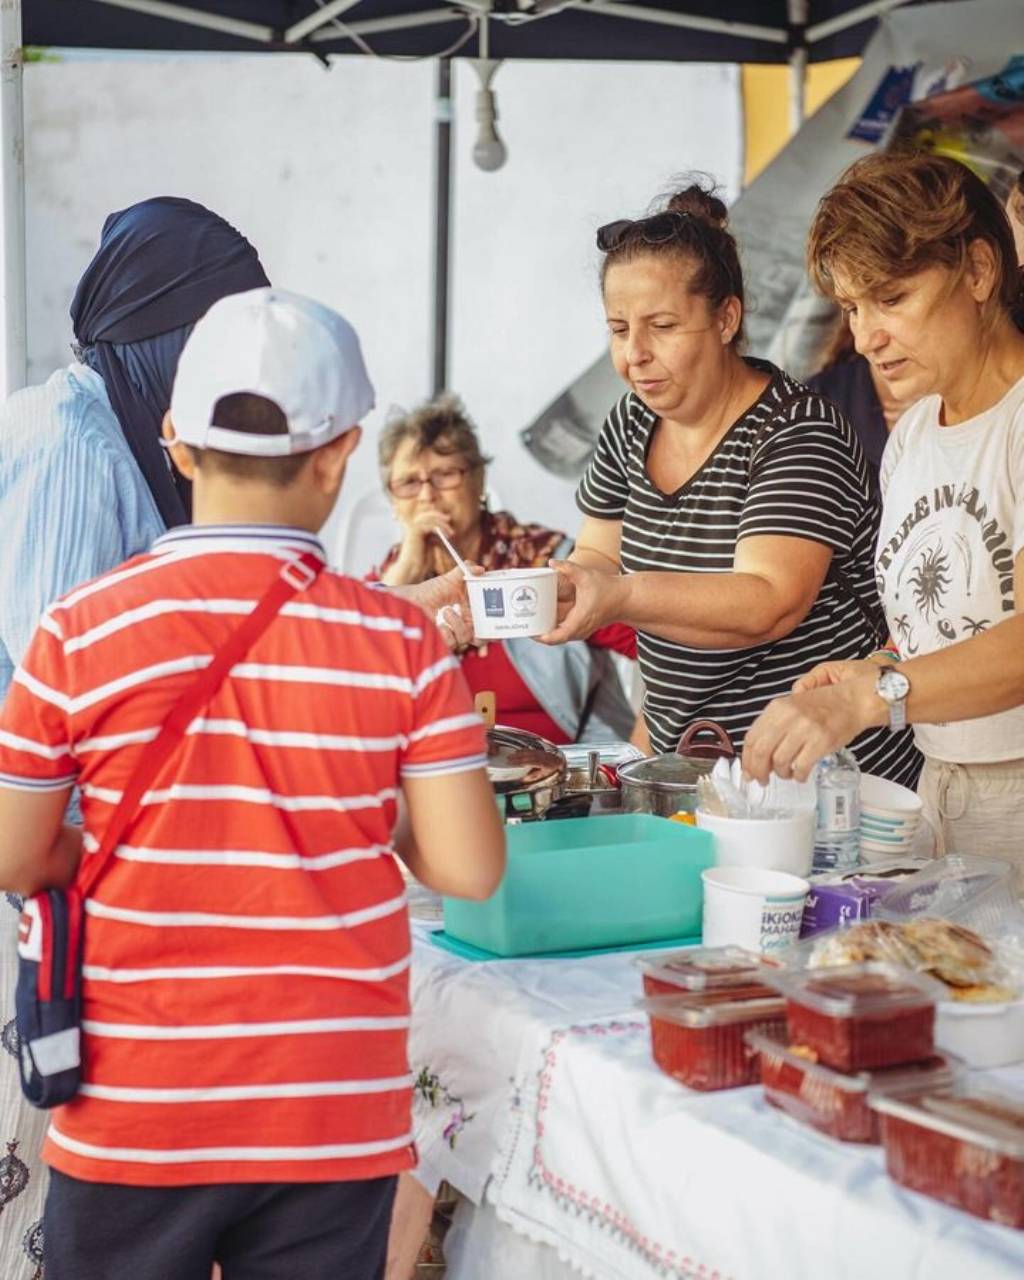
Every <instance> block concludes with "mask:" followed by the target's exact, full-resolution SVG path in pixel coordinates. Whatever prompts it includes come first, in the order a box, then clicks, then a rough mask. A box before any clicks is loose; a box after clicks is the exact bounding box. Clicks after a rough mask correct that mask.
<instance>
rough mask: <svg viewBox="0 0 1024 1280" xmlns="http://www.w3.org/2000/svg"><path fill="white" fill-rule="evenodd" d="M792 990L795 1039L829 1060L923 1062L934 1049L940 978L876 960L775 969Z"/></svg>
mask: <svg viewBox="0 0 1024 1280" xmlns="http://www.w3.org/2000/svg"><path fill="white" fill-rule="evenodd" d="M769 981H770V983H771V985H772V986H773V987H775V988H776V989H777V990H779V991H782V992H783V994H784V995H785V997H786V1022H787V1025H788V1028H789V1039H790V1042H791V1043H793V1044H801V1045H806V1046H807V1047H808V1048H809V1049H811V1050H812V1051H813V1052H814V1053H815V1054H816V1055H817V1057H818V1059H819V1061H821V1062H823V1063H824V1064H825V1065H826V1066H829V1067H835V1068H836V1070H838V1071H864V1070H870V1069H872V1068H877V1067H898V1066H902V1065H903V1064H904V1063H907V1062H922V1061H924V1060H925V1059H926V1058H931V1057H933V1056H934V1054H935V1040H934V1029H935V1004H936V1000H938V999H940V998H941V997H942V995H943V994H944V988H943V987H942V986H941V984H939V983H937V982H935V981H934V979H932V978H928V977H926V976H924V975H923V974H917V973H910V972H908V971H907V970H905V969H899V968H897V967H896V966H895V965H889V964H881V963H877V962H873V963H869V964H857V965H847V966H844V967H842V968H838V969H806V970H798V971H792V970H789V971H784V972H780V973H773V974H771V975H770V978H769Z"/></svg>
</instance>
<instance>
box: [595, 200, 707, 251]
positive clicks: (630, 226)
mask: <svg viewBox="0 0 1024 1280" xmlns="http://www.w3.org/2000/svg"><path fill="white" fill-rule="evenodd" d="M689 221H690V215H689V214H688V213H681V212H680V211H679V210H677V209H667V210H666V211H665V212H664V213H652V214H651V216H650V217H649V218H635V219H634V218H619V219H618V220H617V221H615V222H607V223H605V225H604V226H603V227H598V229H597V247H598V248H599V249H600V250H601V252H602V253H610V252H611V251H612V250H613V249H618V248H620V247H621V246H622V245H624V244H625V243H626V241H627V240H632V239H638V240H642V241H643V242H644V244H665V243H666V241H668V240H674V239H675V238H676V236H678V235H679V233H680V232H681V231H682V229H683V227H684V226H686V224H687V223H688V222H689Z"/></svg>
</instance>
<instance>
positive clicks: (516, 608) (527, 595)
mask: <svg viewBox="0 0 1024 1280" xmlns="http://www.w3.org/2000/svg"><path fill="white" fill-rule="evenodd" d="M512 613H513V616H514V617H516V618H533V617H535V616H536V613H537V592H536V591H535V590H534V589H533V587H516V589H515V590H514V591H513V592H512Z"/></svg>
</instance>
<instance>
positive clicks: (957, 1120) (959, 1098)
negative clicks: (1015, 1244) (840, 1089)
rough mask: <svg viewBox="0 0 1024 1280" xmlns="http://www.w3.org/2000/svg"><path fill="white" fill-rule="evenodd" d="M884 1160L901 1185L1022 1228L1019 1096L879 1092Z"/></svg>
mask: <svg viewBox="0 0 1024 1280" xmlns="http://www.w3.org/2000/svg"><path fill="white" fill-rule="evenodd" d="M872 1106H874V1107H875V1108H876V1110H877V1111H878V1112H879V1113H880V1115H881V1119H882V1143H883V1145H884V1147H885V1165H886V1170H887V1172H888V1174H889V1176H890V1177H891V1178H893V1179H894V1180H895V1181H896V1182H898V1183H900V1185H901V1186H904V1187H909V1188H910V1189H911V1190H912V1191H920V1192H921V1193H922V1194H923V1195H926V1196H931V1197H932V1198H933V1199H935V1200H942V1201H943V1202H944V1203H945V1204H951V1205H954V1206H955V1207H956V1208H958V1209H965V1210H966V1211H967V1212H968V1213H973V1214H974V1215H975V1216H976V1217H978V1218H987V1219H988V1220H989V1221H990V1222H999V1223H1002V1225H1003V1226H1006V1227H1017V1228H1018V1229H1020V1228H1024V1096H1021V1095H1017V1096H1011V1095H1008V1094H996V1093H994V1092H988V1091H983V1090H982V1089H981V1088H980V1087H979V1086H966V1087H964V1088H963V1089H958V1090H957V1092H956V1094H955V1096H953V1097H943V1096H936V1095H935V1094H934V1093H931V1092H928V1093H922V1094H917V1095H915V1096H914V1097H910V1098H892V1097H883V1096H879V1097H876V1098H874V1099H873V1100H872Z"/></svg>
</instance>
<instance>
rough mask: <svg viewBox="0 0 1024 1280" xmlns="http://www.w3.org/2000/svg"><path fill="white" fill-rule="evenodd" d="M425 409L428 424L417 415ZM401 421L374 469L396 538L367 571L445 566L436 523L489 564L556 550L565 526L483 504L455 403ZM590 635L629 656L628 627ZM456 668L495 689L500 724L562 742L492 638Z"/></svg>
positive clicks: (472, 683) (411, 577) (471, 438)
mask: <svg viewBox="0 0 1024 1280" xmlns="http://www.w3.org/2000/svg"><path fill="white" fill-rule="evenodd" d="M431 413H432V415H433V417H432V420H431V421H430V422H429V423H425V424H421V423H419V421H418V420H419V419H426V418H427V416H428V414H431ZM405 421H406V422H408V423H409V424H410V425H414V426H415V425H419V428H420V429H419V430H418V431H416V432H415V433H412V432H411V433H410V434H409V435H408V436H406V438H404V439H400V440H399V441H398V443H397V447H394V448H390V447H389V438H388V432H385V435H384V437H383V438H382V441H381V463H382V469H384V470H385V474H386V477H387V479H386V483H387V488H388V491H389V493H390V495H391V501H392V504H393V507H394V512H395V517H396V519H397V520H398V522H399V524H400V525H401V527H402V533H403V537H402V541H401V542H398V543H396V544H395V545H394V546H393V547H392V548H391V549H390V551H388V553H387V555H386V556H385V557H384V560H383V561H382V562H381V564H380V566H379V568H378V569H376V570H374V572H373V573H372V574H371V575H370V577H371V578H376V579H379V580H380V581H382V582H384V583H386V584H387V585H389V586H399V585H403V584H405V583H409V582H421V581H423V580H424V579H426V578H431V577H434V576H435V575H436V574H439V573H446V572H447V571H448V570H449V569H451V568H452V559H451V556H450V555H449V554H448V552H447V551H446V550H445V547H444V545H443V543H442V542H441V541H440V539H439V538H438V537H437V535H436V530H437V529H442V530H443V531H444V533H445V536H446V537H448V538H449V539H450V540H451V541H452V543H454V545H455V547H456V548H457V549H458V551H459V554H460V555H461V556H462V557H463V558H464V559H467V560H472V561H473V562H474V563H476V564H479V565H482V566H483V568H484V569H486V570H489V571H490V570H495V569H522V568H539V567H542V566H544V565H546V564H547V563H548V561H549V560H550V559H551V558H552V556H554V555H556V553H557V551H558V549H559V547H560V546H562V544H563V543H564V542H565V534H564V533H561V532H559V531H558V530H556V529H548V528H545V527H544V526H543V525H540V524H522V523H520V522H519V521H518V520H516V518H515V517H514V516H513V515H511V514H510V513H509V512H507V511H498V512H491V511H488V510H487V509H486V506H485V505H484V498H483V489H484V469H485V465H486V461H487V460H486V459H485V458H484V457H483V456H482V455H481V454H480V452H479V445H478V443H477V440H476V436H475V433H474V432H473V430H472V427H471V426H469V424H468V423H467V421H466V419H465V418H464V416H463V415H462V412H461V407H460V406H459V405H458V402H457V401H455V400H451V399H443V400H441V401H437V402H434V404H433V405H432V406H427V407H426V408H425V409H424V410H421V411H419V413H418V414H414V415H411V417H410V418H409V419H406V420H405ZM434 425H436V427H437V428H438V429H437V430H436V431H435V433H434V438H433V440H432V443H431V444H430V445H428V446H426V447H424V444H423V438H424V436H425V435H427V436H429V431H430V427H431V426H434ZM460 446H461V447H460ZM388 453H390V455H391V456H390V458H389V457H388V456H387V454H388ZM590 643H591V644H592V645H594V646H596V647H597V648H604V649H611V650H613V651H615V652H616V653H621V654H624V655H625V656H626V657H629V658H634V657H635V656H636V633H635V632H634V631H633V629H632V628H631V627H625V626H621V625H619V624H613V625H611V626H608V627H604V628H602V629H601V631H599V632H595V634H594V635H593V636H591V637H590ZM462 668H463V672H464V674H465V676H466V680H467V682H468V684H469V687H470V689H471V691H472V692H473V693H474V695H475V694H477V693H481V692H492V693H493V694H494V696H495V704H496V707H497V718H498V721H499V722H500V723H501V724H507V725H511V726H512V727H514V728H518V729H527V730H529V731H530V732H533V733H540V734H542V735H543V736H544V737H546V738H550V739H551V741H553V742H558V743H564V742H566V741H568V738H567V737H566V734H565V733H564V731H563V730H562V729H561V728H560V727H559V725H558V724H557V723H556V722H555V721H554V720H553V719H552V718H551V716H550V715H548V713H547V711H546V710H545V709H544V707H542V706H541V705H540V703H539V702H538V701H537V699H536V697H535V696H534V694H533V693H532V691H531V690H530V689H529V688H528V686H527V685H526V683H525V682H524V681H523V680H522V678H521V677H520V675H519V673H518V672H517V671H516V669H515V667H514V666H513V664H512V662H511V661H510V659H509V656H508V653H507V651H506V649H505V646H504V644H503V643H501V642H494V641H492V642H489V643H488V644H486V645H484V646H481V647H480V648H478V649H470V650H468V651H467V652H466V653H465V654H463V655H462Z"/></svg>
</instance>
